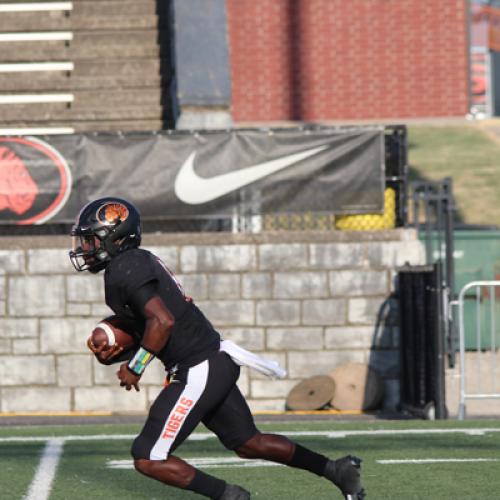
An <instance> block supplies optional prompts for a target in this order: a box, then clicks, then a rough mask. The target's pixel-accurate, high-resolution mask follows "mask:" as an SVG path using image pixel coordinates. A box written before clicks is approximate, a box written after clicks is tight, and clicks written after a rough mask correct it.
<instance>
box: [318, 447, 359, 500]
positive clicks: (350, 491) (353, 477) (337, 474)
mask: <svg viewBox="0 0 500 500" xmlns="http://www.w3.org/2000/svg"><path fill="white" fill-rule="evenodd" d="M360 470H361V459H360V458H358V457H353V456H351V455H347V457H342V458H339V459H338V460H329V461H328V462H327V464H326V467H325V473H324V476H325V478H326V479H328V480H330V481H331V482H332V483H333V484H334V485H335V486H337V488H339V489H340V491H341V492H342V495H344V499H345V500H363V499H364V498H365V497H366V494H365V490H364V489H363V487H362V486H361V474H360Z"/></svg>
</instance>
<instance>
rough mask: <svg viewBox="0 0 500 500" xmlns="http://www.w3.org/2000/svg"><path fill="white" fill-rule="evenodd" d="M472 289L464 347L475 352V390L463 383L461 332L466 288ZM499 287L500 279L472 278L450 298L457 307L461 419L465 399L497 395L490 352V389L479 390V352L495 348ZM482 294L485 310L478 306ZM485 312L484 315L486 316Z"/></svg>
mask: <svg viewBox="0 0 500 500" xmlns="http://www.w3.org/2000/svg"><path fill="white" fill-rule="evenodd" d="M472 289H475V295H474V296H472V298H473V299H474V300H475V325H474V342H473V345H474V348H472V347H470V346H469V347H468V349H467V350H468V351H473V352H476V353H477V356H476V360H475V361H476V363H477V364H476V367H475V368H476V369H475V373H476V374H477V382H478V383H477V385H476V388H477V390H476V391H470V392H469V387H468V386H467V372H466V362H467V361H466V354H465V351H466V335H465V334H466V332H465V314H464V305H465V300H466V299H467V298H470V297H471V296H470V295H469V296H468V295H467V292H468V291H470V290H472ZM497 289H498V290H500V281H494V280H493V281H472V282H470V283H467V284H466V285H465V286H464V287H463V288H462V289H461V290H460V293H459V296H458V300H457V301H454V302H453V303H452V304H453V305H457V306H458V309H459V341H460V403H459V408H458V418H459V420H463V419H464V418H465V405H466V401H467V400H468V399H483V400H484V399H500V392H498V391H496V386H497V384H496V382H497V380H496V372H497V369H496V363H495V359H494V357H493V356H490V366H489V374H490V376H491V379H490V381H491V382H492V385H491V388H492V389H493V390H491V391H486V392H485V391H482V390H481V385H484V384H481V382H482V381H481V377H482V374H483V373H484V370H483V368H484V363H485V362H486V359H487V357H486V356H484V355H482V353H485V352H486V351H491V353H495V352H496V350H497V348H498V343H497V339H496V335H497V334H496V314H495V313H496V310H495V308H496V291H497ZM483 297H488V298H489V306H488V311H485V308H484V307H481V306H482V302H483V301H484V300H483ZM484 302H486V301H484ZM484 312H486V313H487V314H488V316H489V335H488V332H486V335H483V321H482V320H483V319H484V318H483V313H484ZM488 316H486V317H488Z"/></svg>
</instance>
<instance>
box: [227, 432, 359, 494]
mask: <svg viewBox="0 0 500 500" xmlns="http://www.w3.org/2000/svg"><path fill="white" fill-rule="evenodd" d="M235 452H236V453H237V454H238V455H239V456H240V457H242V458H260V459H263V460H271V461H273V462H278V463H281V464H285V465H288V466H289V467H295V468H298V469H303V470H306V471H309V472H312V473H313V474H316V475H318V476H321V477H325V478H326V479H328V480H330V481H331V482H332V483H333V484H335V486H337V487H338V488H339V489H340V491H341V492H342V494H343V495H344V497H345V498H346V499H348V500H362V499H363V498H364V497H365V493H364V490H363V487H362V486H361V477H360V476H361V475H360V466H361V460H360V459H359V458H357V457H352V456H350V455H349V456H347V457H342V458H339V459H337V460H330V459H329V458H328V457H326V456H324V455H321V454H319V453H316V452H315V451H313V450H310V449H308V448H305V447H304V446H301V445H300V444H297V443H294V442H293V441H290V440H289V439H288V438H286V437H284V436H281V435H279V434H263V433H261V432H258V433H257V434H256V435H255V436H253V437H252V438H251V439H249V440H248V441H247V442H245V443H244V444H243V445H241V446H239V447H238V448H236V449H235Z"/></svg>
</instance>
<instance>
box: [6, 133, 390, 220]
mask: <svg viewBox="0 0 500 500" xmlns="http://www.w3.org/2000/svg"><path fill="white" fill-rule="evenodd" d="M384 157H385V152H384V131H383V129H381V128H359V129H355V128H353V129H337V128H326V127H322V128H314V129H308V130H303V129H300V130H299V129H279V130H262V129H259V130H253V129H245V130H232V131H199V132H193V133H191V132H158V133H151V134H150V133H140V134H139V133H134V134H132V133H130V134H96V135H91V134H74V135H67V136H43V137H23V138H13V137H0V224H42V223H68V222H72V221H73V220H74V219H75V217H76V215H77V214H78V211H79V210H80V208H81V207H82V206H83V205H84V204H85V203H87V202H88V201H90V200H93V199H95V198H99V197H102V196H108V195H113V196H119V197H123V198H126V199H129V200H131V201H132V202H134V203H135V204H136V205H137V206H138V207H139V209H140V211H141V214H142V216H143V218H144V220H163V219H171V218H182V217H185V218H198V217H203V218H205V217H214V218H215V217H230V216H232V215H234V214H235V213H241V209H242V207H244V209H245V211H246V212H247V213H251V214H255V215H258V214H268V213H301V212H327V213H336V214H354V213H374V212H375V213H376V212H381V211H382V209H383V190H384V186H385V175H384V172H385V162H384ZM238 211H239V212H238Z"/></svg>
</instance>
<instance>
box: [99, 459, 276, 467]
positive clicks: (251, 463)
mask: <svg viewBox="0 0 500 500" xmlns="http://www.w3.org/2000/svg"><path fill="white" fill-rule="evenodd" d="M183 460H185V461H186V462H187V463H189V464H191V465H192V466H193V467H198V468H200V469H210V468H213V467H231V468H233V467H239V468H241V467H284V466H283V465H282V464H278V463H276V462H268V461H266V460H245V459H243V458H239V457H192V458H184V459H183ZM106 467H107V468H109V469H133V468H134V462H133V461H132V460H108V461H107V462H106Z"/></svg>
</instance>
